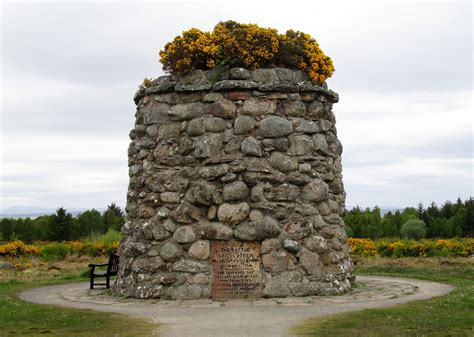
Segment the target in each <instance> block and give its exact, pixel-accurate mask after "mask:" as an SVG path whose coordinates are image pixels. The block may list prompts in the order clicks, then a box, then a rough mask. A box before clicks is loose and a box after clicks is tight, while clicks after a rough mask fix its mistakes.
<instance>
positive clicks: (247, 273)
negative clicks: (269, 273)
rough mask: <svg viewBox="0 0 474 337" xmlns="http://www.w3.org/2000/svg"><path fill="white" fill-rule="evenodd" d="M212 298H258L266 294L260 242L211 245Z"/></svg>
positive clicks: (214, 243)
mask: <svg viewBox="0 0 474 337" xmlns="http://www.w3.org/2000/svg"><path fill="white" fill-rule="evenodd" d="M211 263H212V298H247V297H251V298H256V297H260V296H261V293H262V286H261V275H260V243H258V242H221V241H213V242H212V244H211Z"/></svg>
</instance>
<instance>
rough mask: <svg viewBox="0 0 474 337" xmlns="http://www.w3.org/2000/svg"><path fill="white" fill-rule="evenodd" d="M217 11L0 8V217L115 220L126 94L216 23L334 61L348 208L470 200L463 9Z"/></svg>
mask: <svg viewBox="0 0 474 337" xmlns="http://www.w3.org/2000/svg"><path fill="white" fill-rule="evenodd" d="M218 7H219V6H213V5H212V4H196V3H192V4H183V3H177V4H170V3H146V4H141V5H140V6H137V5H135V4H128V3H118V4H117V3H96V2H87V3H21V2H20V3H13V2H9V3H2V4H1V6H0V9H1V17H2V24H1V28H2V35H1V45H2V51H3V53H2V56H1V66H2V73H1V80H2V82H1V83H2V86H1V87H2V89H1V96H0V99H1V103H0V107H1V119H0V129H1V138H0V139H1V146H0V152H1V153H0V157H1V161H0V165H1V166H0V212H3V211H4V210H6V209H9V208H11V207H23V208H27V207H32V208H35V207H36V208H47V209H57V208H58V207H60V206H59V205H61V204H63V206H64V207H65V208H66V209H69V208H71V209H82V210H85V209H91V208H94V207H97V205H103V206H102V207H106V206H107V205H108V204H110V203H111V202H112V201H115V202H116V203H117V204H118V205H120V207H121V208H125V199H126V194H127V185H128V179H129V178H128V167H127V148H128V144H129V142H130V140H129V138H128V132H129V130H130V129H132V127H133V120H134V112H135V105H134V103H133V100H132V97H133V94H134V92H135V90H136V89H137V87H138V85H139V84H140V82H141V81H142V79H143V78H144V77H152V78H156V77H158V76H160V75H162V74H163V71H162V70H161V65H160V63H159V62H158V55H157V54H158V50H160V49H162V48H163V46H164V45H165V43H166V42H167V41H171V40H172V39H173V38H174V37H175V36H176V35H179V34H180V33H181V32H182V31H183V30H186V29H189V28H191V27H197V28H200V29H202V30H210V29H212V26H213V25H214V24H216V23H217V22H219V21H224V20H226V19H234V20H236V21H240V22H245V23H250V22H255V23H257V24H259V25H260V26H262V27H274V28H277V29H278V30H279V32H280V33H282V32H284V31H286V30H287V29H291V28H293V29H296V30H301V31H303V32H305V33H308V34H310V35H311V36H313V37H315V38H316V40H317V41H318V43H319V44H320V46H321V48H322V50H323V51H324V52H325V53H326V54H327V55H328V56H330V57H331V58H332V59H333V61H334V64H335V68H336V72H335V74H334V76H333V77H332V78H330V79H329V80H328V85H329V88H331V89H333V90H335V91H336V92H338V93H339V95H340V97H341V101H340V102H339V103H337V104H335V105H334V113H335V115H336V119H337V123H336V127H337V129H338V137H339V139H340V140H341V142H342V145H343V146H344V152H343V154H342V164H343V181H344V185H345V190H346V193H347V199H346V204H347V205H348V206H347V208H348V209H350V208H352V207H355V206H356V205H360V207H362V208H364V209H365V208H367V207H369V208H373V207H374V206H376V205H383V206H379V207H381V208H383V209H390V208H396V209H404V208H406V207H416V205H417V204H418V203H419V202H421V203H423V205H425V206H427V205H429V204H431V202H435V203H436V204H438V205H441V204H443V203H444V202H446V201H452V202H454V201H455V200H456V199H457V198H458V197H460V198H461V199H462V200H466V199H469V198H471V197H472V196H473V179H472V177H473V137H472V127H473V116H472V110H473V106H472V97H473V95H472V93H473V90H472V70H473V66H472V59H473V58H472V29H471V27H472V3H455V4H448V3H397V4H394V3H392V4H378V3H377V4H375V3H372V4H368V3H356V4H325V5H321V4H318V5H314V4H311V5H308V6H307V8H308V10H307V11H305V12H303V13H301V17H299V18H298V19H296V18H293V17H291V15H290V16H289V15H288V14H287V13H286V10H285V8H280V6H275V7H268V6H265V5H260V4H248V6H246V8H244V9H242V8H239V6H237V5H234V4H227V5H226V6H225V8H218ZM388 7H389V8H388ZM262 10H265V11H266V13H267V15H265V17H262V15H261V14H259V13H260V12H261V11H262ZM162 12H173V13H176V15H177V17H173V18H169V17H163V18H162V19H163V20H157V19H156V18H157V15H158V16H159V13H162ZM228 13H232V17H229V14H228ZM327 13H331V15H327ZM157 21H158V22H157ZM32 22H34V23H35V24H33V25H32V24H31V23H32ZM451 51H455V52H451ZM349 205H351V206H349ZM352 205H354V206H352ZM393 205H398V206H393Z"/></svg>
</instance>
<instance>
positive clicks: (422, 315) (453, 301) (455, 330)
mask: <svg viewBox="0 0 474 337" xmlns="http://www.w3.org/2000/svg"><path fill="white" fill-rule="evenodd" d="M356 270H357V271H356V273H357V274H359V275H384V276H398V277H406V278H418V279H424V280H430V281H438V282H444V283H449V284H452V285H454V286H455V287H456V289H455V290H454V291H453V292H452V293H451V294H449V295H447V296H443V297H439V298H434V299H431V300H427V301H417V302H411V303H407V304H404V305H400V306H397V307H393V308H387V309H366V310H363V311H358V312H353V313H346V314H340V315H334V316H331V317H329V318H328V317H325V318H314V319H310V320H307V321H305V322H304V323H303V324H300V325H298V326H296V327H295V328H294V329H293V332H294V333H295V334H297V335H299V336H351V337H354V336H364V337H365V336H381V337H382V336H383V337H387V336H417V337H418V336H420V337H421V336H452V337H458V336H459V337H460V336H469V337H472V336H474V265H473V261H472V258H464V259H463V258H457V259H454V258H450V259H442V258H433V259H420V258H405V259H380V258H379V259H360V260H359V265H358V266H357V268H356Z"/></svg>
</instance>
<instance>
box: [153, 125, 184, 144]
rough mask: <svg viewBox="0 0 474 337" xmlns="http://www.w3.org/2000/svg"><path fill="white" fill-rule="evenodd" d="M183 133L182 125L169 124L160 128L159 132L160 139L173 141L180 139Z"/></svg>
mask: <svg viewBox="0 0 474 337" xmlns="http://www.w3.org/2000/svg"><path fill="white" fill-rule="evenodd" d="M180 132H181V124H180V123H173V124H167V125H163V126H161V127H160V129H159V130H158V138H159V139H165V140H168V139H172V138H178V137H179V134H180Z"/></svg>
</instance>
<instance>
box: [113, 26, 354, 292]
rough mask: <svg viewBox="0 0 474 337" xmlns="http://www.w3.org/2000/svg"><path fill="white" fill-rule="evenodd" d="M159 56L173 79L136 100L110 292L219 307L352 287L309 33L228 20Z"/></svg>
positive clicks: (337, 157) (149, 83)
mask: <svg viewBox="0 0 474 337" xmlns="http://www.w3.org/2000/svg"><path fill="white" fill-rule="evenodd" d="M230 37H232V38H230ZM248 41H254V43H253V44H252V43H250V44H249V42H248ZM256 41H258V43H257V42H256ZM160 55H161V61H162V62H163V64H164V66H165V67H164V68H165V70H168V71H169V72H171V75H167V76H161V77H159V78H157V79H154V80H149V79H145V81H144V83H143V85H142V86H141V87H140V89H139V90H138V92H137V93H136V95H135V97H134V100H135V103H136V105H137V112H136V114H135V117H136V122H135V127H134V128H133V130H132V131H131V132H130V138H131V140H132V141H131V144H130V147H129V149H128V156H129V159H128V164H129V175H130V182H129V188H128V194H127V207H126V210H127V221H126V223H125V225H124V226H123V229H122V231H123V234H124V238H123V240H122V242H121V246H120V249H119V254H120V268H119V274H118V281H117V284H116V286H115V288H114V292H115V293H116V294H119V295H125V296H132V297H136V298H163V299H197V298H214V299H219V298H259V297H284V296H310V295H327V294H339V293H342V292H344V291H346V290H348V289H350V287H351V282H352V281H353V280H354V276H353V264H352V261H351V259H350V255H349V254H350V249H349V247H348V245H347V242H346V241H347V236H346V233H345V231H344V223H343V220H342V218H341V214H342V212H343V208H344V200H345V192H344V187H343V183H342V174H341V172H342V166H341V153H342V146H341V143H340V142H339V140H338V138H337V133H336V128H335V117H334V114H333V112H332V106H333V103H336V102H337V101H338V95H337V94H336V93H335V92H333V91H331V90H328V89H327V85H326V84H325V79H326V78H327V77H329V76H330V75H331V74H332V72H333V70H334V69H333V67H332V62H331V59H329V58H328V57H327V56H325V55H324V54H323V53H322V51H321V50H320V49H319V47H318V45H317V43H316V41H315V40H314V39H312V38H311V37H309V36H308V35H307V34H304V33H301V32H294V31H288V32H287V33H286V34H282V35H280V34H278V33H277V32H276V31H275V30H273V29H267V28H260V27H258V26H256V25H246V24H239V23H236V22H233V21H227V22H222V23H219V24H218V25H217V26H216V27H215V29H214V31H213V32H210V33H208V32H202V31H199V30H197V29H191V30H189V31H186V32H184V33H183V35H182V36H178V37H176V38H175V40H174V41H172V42H170V43H168V44H167V45H166V46H165V50H164V51H162V52H160Z"/></svg>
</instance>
